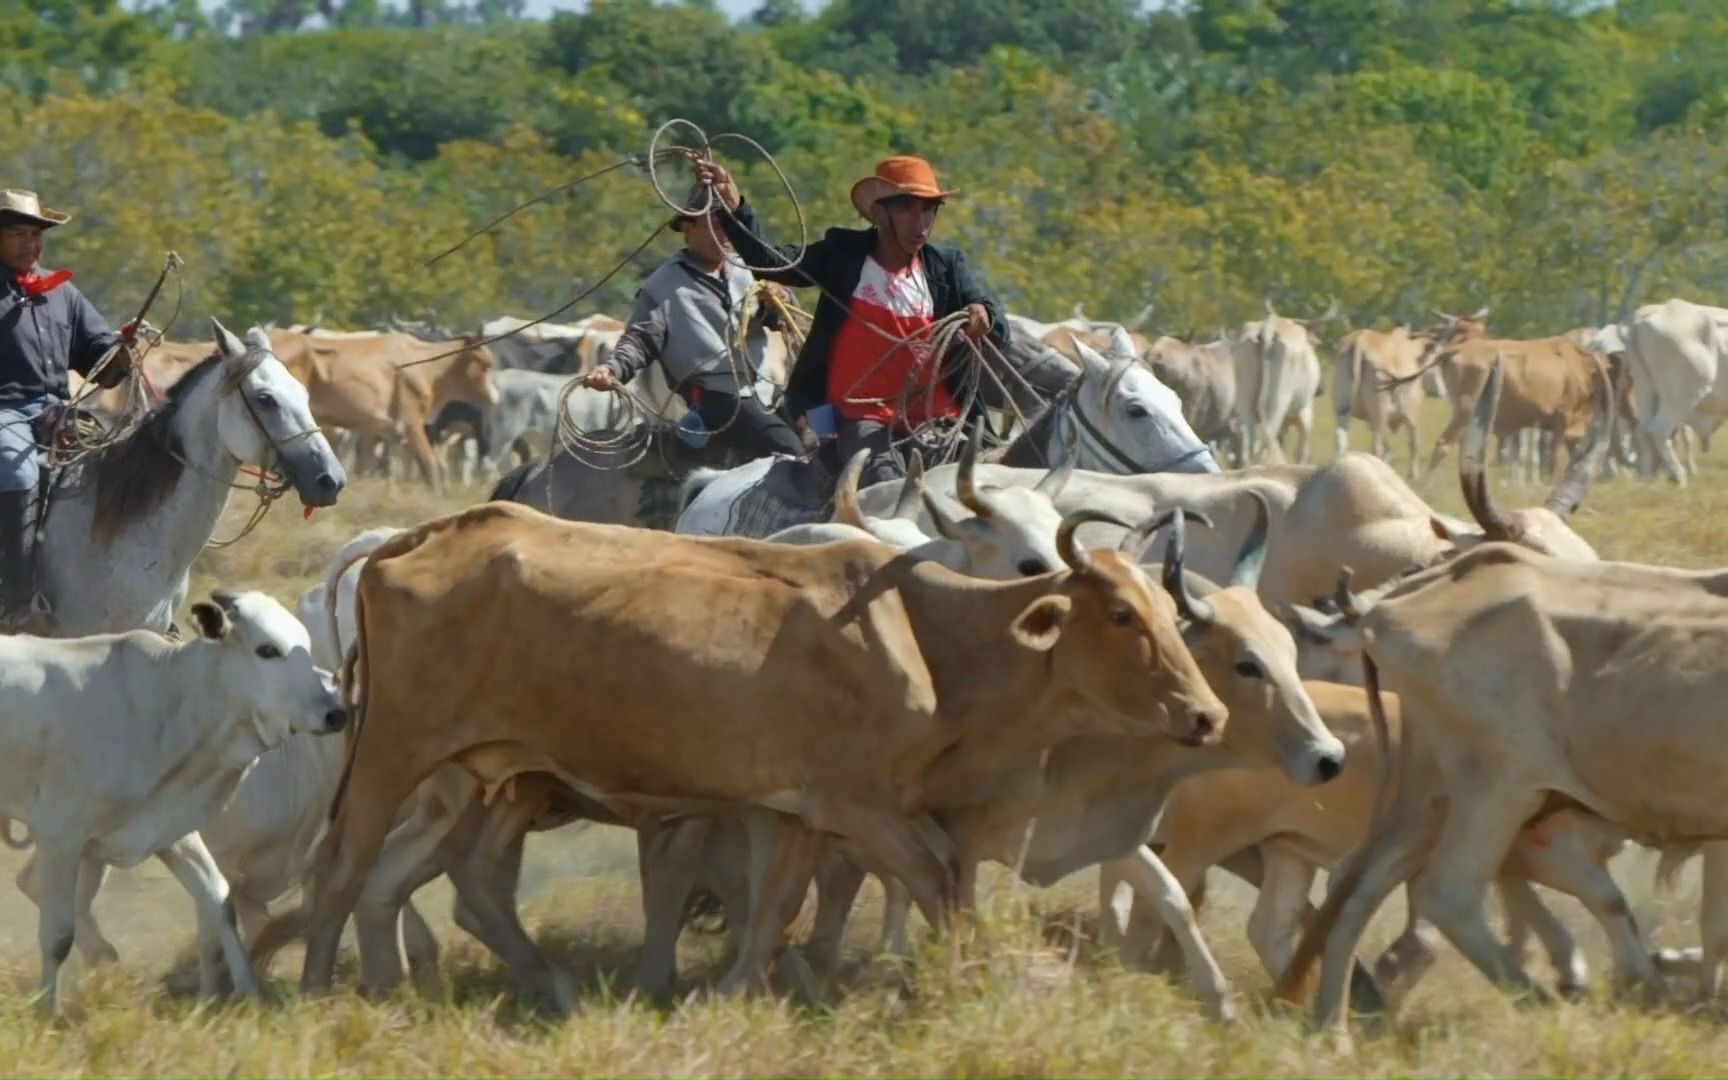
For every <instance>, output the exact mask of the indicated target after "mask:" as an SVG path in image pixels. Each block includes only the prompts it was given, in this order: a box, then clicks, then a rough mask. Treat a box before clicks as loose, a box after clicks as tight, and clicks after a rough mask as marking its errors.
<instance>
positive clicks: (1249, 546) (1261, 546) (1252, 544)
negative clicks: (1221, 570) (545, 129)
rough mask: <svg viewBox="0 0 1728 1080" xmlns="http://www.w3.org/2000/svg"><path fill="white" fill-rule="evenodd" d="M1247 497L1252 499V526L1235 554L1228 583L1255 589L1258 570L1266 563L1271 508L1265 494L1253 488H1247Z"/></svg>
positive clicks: (1257, 584)
mask: <svg viewBox="0 0 1728 1080" xmlns="http://www.w3.org/2000/svg"><path fill="white" fill-rule="evenodd" d="M1248 497H1249V498H1251V499H1253V500H1254V527H1253V528H1251V529H1249V530H1248V538H1247V539H1246V540H1244V541H1243V542H1242V550H1241V551H1239V552H1237V554H1236V565H1235V566H1234V567H1233V568H1232V569H1231V571H1230V584H1232V585H1240V586H1241V587H1243V588H1244V589H1257V588H1259V587H1260V570H1261V568H1262V567H1264V566H1265V565H1266V534H1267V532H1268V531H1269V530H1270V527H1271V522H1272V508H1271V507H1270V506H1269V505H1268V504H1267V502H1266V496H1265V495H1262V494H1261V493H1260V492H1258V491H1256V490H1254V489H1253V488H1249V489H1248Z"/></svg>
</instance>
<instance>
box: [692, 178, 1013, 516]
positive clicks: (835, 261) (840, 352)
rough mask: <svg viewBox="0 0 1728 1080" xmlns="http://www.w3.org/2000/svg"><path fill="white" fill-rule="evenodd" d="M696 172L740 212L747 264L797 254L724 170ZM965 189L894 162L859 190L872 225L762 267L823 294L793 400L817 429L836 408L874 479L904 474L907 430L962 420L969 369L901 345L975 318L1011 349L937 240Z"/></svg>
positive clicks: (972, 284) (731, 219) (975, 326)
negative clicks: (935, 327) (963, 378)
mask: <svg viewBox="0 0 1728 1080" xmlns="http://www.w3.org/2000/svg"><path fill="white" fill-rule="evenodd" d="M696 176H697V179H698V181H700V182H702V183H705V184H709V185H711V186H712V187H713V189H714V192H715V193H716V195H718V196H719V198H720V199H721V201H722V202H723V203H724V204H725V205H726V207H727V209H729V210H731V211H732V213H731V214H730V215H721V217H722V220H723V224H724V225H725V228H726V235H727V237H728V238H729V239H731V241H732V245H733V247H734V248H735V249H736V250H737V251H738V254H739V255H740V256H741V257H742V258H743V259H744V261H745V262H747V263H749V264H750V265H751V266H753V267H759V268H760V267H768V268H772V267H786V266H789V265H790V264H791V263H792V262H793V261H794V260H795V259H798V249H796V248H777V247H774V246H772V245H770V244H768V243H767V242H766V241H765V240H763V239H762V236H761V228H760V226H759V224H758V222H757V218H756V214H755V212H754V211H753V210H752V209H751V207H750V204H749V203H747V202H745V201H744V198H743V196H742V195H741V194H740V193H739V191H738V185H737V184H736V183H735V182H734V181H733V179H732V176H731V174H730V173H728V172H727V171H726V168H725V167H724V166H722V165H720V164H718V163H716V162H711V161H705V162H699V163H698V164H697V166H696ZM954 194H955V192H953V191H951V190H947V189H944V188H943V187H942V186H941V185H940V184H939V183H937V181H936V172H935V170H934V169H933V168H931V166H930V163H929V162H928V161H925V160H924V159H923V158H917V157H910V156H899V157H891V158H888V159H887V160H885V161H883V162H881V163H880V164H879V165H877V166H876V171H875V172H874V173H872V174H871V175H869V176H866V177H864V178H863V179H862V180H860V181H858V182H857V183H856V184H854V185H852V205H853V206H854V207H856V208H857V210H858V213H859V214H860V215H861V216H862V217H863V218H864V219H865V220H866V221H868V222H870V225H871V227H870V228H868V229H829V230H828V233H827V235H825V236H824V237H823V238H822V239H820V240H818V241H816V242H815V243H813V244H811V245H810V246H809V247H808V248H806V249H805V250H804V252H803V258H802V259H799V260H798V262H797V265H795V266H790V269H784V270H775V269H758V270H757V271H756V276H757V277H759V278H766V279H767V280H769V281H776V282H779V283H781V284H783V285H790V286H793V287H810V286H815V287H818V288H820V289H821V290H822V296H821V299H820V300H819V302H818V303H817V305H816V313H815V316H814V318H813V320H812V323H811V326H810V333H809V335H808V336H807V337H806V338H805V341H804V349H803V351H802V352H800V353H799V354H798V361H797V363H796V364H795V365H794V367H793V369H792V378H791V383H790V385H789V386H788V387H787V389H786V403H787V405H788V407H789V408H790V410H791V412H792V415H793V416H795V417H803V418H805V420H806V421H807V422H808V421H810V420H813V419H815V418H817V417H820V416H821V406H823V405H828V406H831V407H832V409H833V411H834V413H835V414H836V420H837V422H836V430H837V434H838V436H839V443H840V446H839V450H840V459H841V460H842V461H845V460H849V459H850V458H851V457H852V455H853V454H854V453H855V452H856V451H858V450H859V449H868V450H870V451H871V456H870V459H869V461H868V463H867V464H866V465H865V469H864V476H863V482H864V483H866V484H868V483H874V482H876V481H878V480H886V479H892V478H893V477H895V476H897V475H898V468H897V467H896V466H895V464H894V459H893V456H892V454H891V452H890V451H891V445H892V443H893V441H894V438H895V436H896V435H897V434H902V435H903V434H905V433H906V432H909V431H911V430H913V429H914V428H917V427H918V426H920V425H922V424H924V423H925V422H927V421H930V420H933V419H942V418H949V419H959V418H960V409H959V406H958V404H957V401H958V399H959V397H960V394H959V385H958V378H957V376H958V372H953V373H950V374H949V375H948V377H947V378H946V379H940V378H938V377H937V374H938V373H937V371H936V365H935V363H934V361H933V360H932V359H931V358H929V357H928V356H921V355H919V353H917V352H915V351H914V350H913V349H911V348H908V347H906V346H905V345H897V344H896V342H899V341H902V340H904V339H906V338H908V337H912V336H913V335H915V334H918V333H920V332H921V331H927V330H928V329H929V327H930V326H931V325H932V324H933V323H935V322H936V321H937V320H939V319H942V318H945V317H946V316H948V315H952V314H954V313H955V312H959V311H964V312H965V313H966V328H965V332H966V335H967V336H968V337H970V338H972V339H973V340H975V341H976V340H978V339H980V338H983V337H986V336H988V337H989V338H990V339H992V340H993V341H994V342H995V344H996V347H997V348H999V349H1006V348H1007V346H1008V324H1007V320H1006V319H1004V318H1003V317H1002V311H1001V309H1000V308H999V307H998V306H997V305H996V302H995V301H994V300H992V299H991V298H990V296H989V295H988V294H987V293H985V291H984V288H983V286H982V285H981V284H980V283H979V282H978V280H977V278H975V277H974V276H973V274H972V273H971V271H970V270H969V269H968V267H967V265H966V259H965V257H964V256H962V255H961V254H960V253H959V252H958V251H956V250H955V249H953V248H951V247H946V246H943V245H939V244H932V243H930V234H931V232H932V231H933V230H934V228H935V225H936V217H937V215H938V214H939V213H940V212H941V209H942V204H943V202H945V201H946V200H947V199H948V198H949V197H950V196H952V195H954ZM812 426H816V427H821V426H822V425H821V424H819V423H818V424H814V425H812Z"/></svg>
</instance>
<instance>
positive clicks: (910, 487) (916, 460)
mask: <svg viewBox="0 0 1728 1080" xmlns="http://www.w3.org/2000/svg"><path fill="white" fill-rule="evenodd" d="M860 452H862V451H860ZM923 494H924V455H923V454H921V453H919V452H918V451H916V450H914V451H912V460H911V461H909V462H907V464H906V479H904V480H902V481H900V498H898V499H897V500H895V502H894V516H895V517H897V518H915V517H917V516H918V500H919V499H920V498H921V497H922V496H923Z"/></svg>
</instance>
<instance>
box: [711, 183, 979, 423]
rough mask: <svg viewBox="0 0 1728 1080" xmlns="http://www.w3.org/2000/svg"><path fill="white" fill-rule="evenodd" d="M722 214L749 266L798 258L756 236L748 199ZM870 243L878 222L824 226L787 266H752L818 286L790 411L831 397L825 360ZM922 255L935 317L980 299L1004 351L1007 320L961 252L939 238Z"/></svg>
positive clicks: (768, 275)
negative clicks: (854, 226)
mask: <svg viewBox="0 0 1728 1080" xmlns="http://www.w3.org/2000/svg"><path fill="white" fill-rule="evenodd" d="M721 218H722V220H723V221H724V223H725V227H726V235H727V237H728V238H730V239H731V241H732V246H733V247H734V248H736V249H737V251H738V255H739V257H740V258H742V259H743V260H744V261H745V262H747V263H749V264H750V265H751V266H753V267H764V266H785V265H786V264H788V263H790V262H791V261H792V260H793V259H794V258H797V255H798V249H797V248H796V247H775V246H773V245H771V244H769V243H767V242H766V241H765V240H763V239H761V236H762V228H761V225H760V223H759V222H758V221H757V218H756V212H755V211H754V210H752V209H751V208H750V204H749V203H748V202H740V203H739V204H738V209H737V211H736V213H735V214H734V215H731V216H728V215H724V214H723V215H721ZM875 242H876V230H875V229H829V230H828V233H827V235H825V236H824V237H822V239H820V240H818V241H816V242H815V243H813V244H811V245H810V246H809V247H808V248H806V249H805V251H804V258H803V260H802V261H801V262H800V263H799V264H798V265H797V266H795V267H793V268H792V269H791V270H760V269H759V270H755V271H753V272H754V273H755V275H756V276H757V277H758V278H762V279H765V280H768V281H777V282H779V283H780V284H782V285H788V286H791V287H792V288H809V287H811V286H817V287H820V288H821V290H822V296H821V298H820V299H819V300H818V301H817V303H816V313H815V315H814V316H813V317H812V321H811V324H810V334H809V336H808V337H806V338H805V339H804V349H803V351H801V352H800V353H799V354H798V360H797V362H796V363H795V364H793V366H792V378H791V382H790V384H789V385H788V386H787V387H786V406H787V408H788V409H789V410H790V411H791V413H792V415H793V416H794V417H797V416H802V415H804V413H806V412H808V411H810V410H811V409H814V408H816V407H817V406H818V405H822V404H824V403H826V402H827V400H828V362H829V358H830V354H831V353H832V352H833V347H834V336H835V335H836V334H838V333H839V332H840V325H841V323H843V322H844V321H845V320H846V319H847V318H848V309H849V307H850V306H851V303H852V291H853V290H854V289H856V288H857V287H858V279H859V277H861V276H862V275H863V273H864V259H865V257H866V256H868V255H869V254H870V249H871V248H872V247H873V246H874V245H875ZM922 256H923V261H924V278H925V280H926V281H927V282H928V283H929V285H930V299H931V303H932V305H933V307H934V309H935V314H936V317H937V318H938V319H940V318H942V317H943V316H945V315H952V314H953V313H954V312H956V311H960V310H962V309H964V308H966V307H967V306H969V305H971V304H983V305H984V306H985V307H986V308H987V309H988V310H989V312H990V340H992V341H994V342H995V343H996V347H997V348H998V349H1001V350H1003V351H1004V352H1006V351H1007V348H1008V320H1007V319H1005V318H1003V316H1002V309H1001V307H1000V306H998V305H997V303H996V301H994V300H992V299H991V298H990V296H989V294H988V293H986V292H985V291H984V286H983V284H982V283H981V282H979V280H978V279H977V278H976V277H974V276H973V275H972V272H971V270H970V269H968V268H967V266H966V257H965V256H964V255H961V254H960V253H959V252H958V251H956V250H955V249H953V248H951V247H947V246H945V245H941V244H926V245H924V250H923V252H922ZM948 383H949V386H948V389H949V390H950V391H952V392H953V393H954V394H955V395H956V397H958V396H959V395H960V393H961V387H960V386H959V384H958V383H959V380H958V379H957V378H956V376H955V375H954V374H950V376H949V379H948Z"/></svg>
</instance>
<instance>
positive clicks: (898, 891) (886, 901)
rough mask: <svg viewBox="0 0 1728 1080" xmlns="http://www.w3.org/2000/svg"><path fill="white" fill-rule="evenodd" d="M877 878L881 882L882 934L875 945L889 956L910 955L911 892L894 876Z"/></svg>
mask: <svg viewBox="0 0 1728 1080" xmlns="http://www.w3.org/2000/svg"><path fill="white" fill-rule="evenodd" d="M878 880H880V881H881V882H882V936H881V938H880V939H879V940H878V941H877V944H876V947H877V948H878V949H879V950H881V951H882V952H885V953H888V954H889V955H891V956H910V955H912V939H911V936H910V934H909V929H910V922H911V919H912V894H911V893H910V892H908V891H907V890H906V886H904V885H902V884H900V882H899V881H898V880H897V879H895V878H891V877H887V878H879V879H878Z"/></svg>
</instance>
